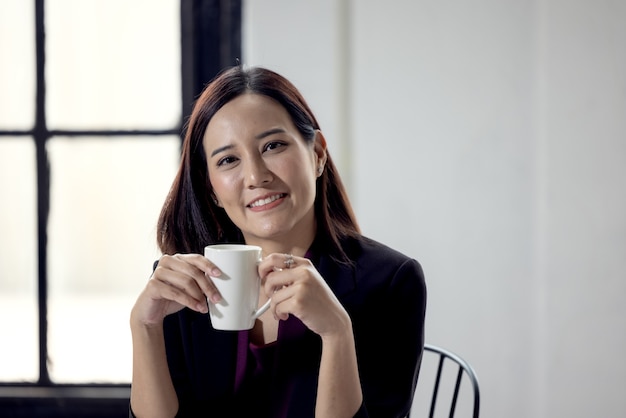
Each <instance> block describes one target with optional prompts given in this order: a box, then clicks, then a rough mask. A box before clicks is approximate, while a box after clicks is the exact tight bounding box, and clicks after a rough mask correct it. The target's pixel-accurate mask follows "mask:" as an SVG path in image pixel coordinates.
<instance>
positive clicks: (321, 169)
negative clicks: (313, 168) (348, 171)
mask: <svg viewBox="0 0 626 418" xmlns="http://www.w3.org/2000/svg"><path fill="white" fill-rule="evenodd" d="M323 172H324V166H323V165H320V166H319V167H317V176H318V177H319V176H321V175H322V173H323Z"/></svg>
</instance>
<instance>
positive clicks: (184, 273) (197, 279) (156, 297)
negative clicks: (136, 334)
mask: <svg viewBox="0 0 626 418" xmlns="http://www.w3.org/2000/svg"><path fill="white" fill-rule="evenodd" d="M220 274H221V272H220V271H219V269H218V268H217V267H216V266H215V265H214V264H213V263H211V262H210V261H209V260H208V259H207V258H206V257H204V256H202V255H200V254H176V255H171V256H170V255H164V256H163V257H161V259H160V260H159V262H158V264H157V266H156V268H155V269H154V272H153V274H152V277H151V278H150V280H149V281H148V284H147V285H146V287H145V288H144V290H143V291H142V292H141V294H140V295H139V297H138V298H137V301H136V302H135V306H134V307H133V310H132V313H131V323H134V324H141V325H144V326H153V325H160V324H162V322H163V318H165V317H166V316H167V315H169V314H172V313H174V312H178V311H179V310H181V309H183V308H184V307H188V308H190V309H193V310H194V311H197V312H202V313H206V312H207V311H208V306H207V302H206V298H209V299H210V300H211V301H212V302H213V303H215V302H219V301H220V299H221V296H220V294H219V292H218V290H217V288H216V287H215V285H214V284H213V281H212V280H211V278H210V277H209V275H211V276H213V277H217V276H219V275H220Z"/></svg>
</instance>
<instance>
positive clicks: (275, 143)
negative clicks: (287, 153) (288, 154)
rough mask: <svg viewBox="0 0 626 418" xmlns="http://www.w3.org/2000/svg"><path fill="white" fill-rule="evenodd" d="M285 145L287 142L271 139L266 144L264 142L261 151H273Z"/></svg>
mask: <svg viewBox="0 0 626 418" xmlns="http://www.w3.org/2000/svg"><path fill="white" fill-rule="evenodd" d="M285 146H287V144H285V143H284V142H281V141H271V142H268V143H267V144H265V146H264V147H263V151H274V150H276V149H279V148H282V147H285Z"/></svg>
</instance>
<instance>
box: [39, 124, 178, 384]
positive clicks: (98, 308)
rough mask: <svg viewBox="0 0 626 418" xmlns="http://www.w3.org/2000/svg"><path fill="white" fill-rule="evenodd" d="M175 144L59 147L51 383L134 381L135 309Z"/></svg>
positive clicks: (114, 141)
mask: <svg viewBox="0 0 626 418" xmlns="http://www.w3.org/2000/svg"><path fill="white" fill-rule="evenodd" d="M179 147H180V140H179V138H178V137H175V136H171V137H169V136H168V137H129V138H75V139H67V138H54V139H52V140H50V142H49V144H48V151H49V155H50V165H51V209H50V221H49V243H48V254H49V262H48V265H49V270H48V278H49V291H50V297H49V337H48V338H49V355H50V363H51V366H50V376H51V378H52V380H53V381H55V382H62V383H81V382H130V377H131V357H132V356H131V340H130V329H129V325H128V318H129V315H130V309H131V307H132V305H133V303H134V301H135V299H136V298H137V296H138V295H139V292H140V291H141V289H143V287H144V286H145V284H146V281H147V280H148V278H149V276H150V275H151V273H152V263H153V262H154V260H156V259H157V258H158V257H159V253H158V251H157V246H156V222H157V218H158V215H159V211H160V209H161V206H162V204H163V202H164V200H165V196H166V194H167V192H168V190H169V187H170V185H171V182H172V180H173V178H174V175H175V171H176V168H177V165H178V161H179V155H180V148H179Z"/></svg>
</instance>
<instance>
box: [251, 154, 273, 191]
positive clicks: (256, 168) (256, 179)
mask: <svg viewBox="0 0 626 418" xmlns="http://www.w3.org/2000/svg"><path fill="white" fill-rule="evenodd" d="M272 178H273V175H272V172H271V170H270V169H269V168H268V167H267V165H266V164H265V161H264V160H263V158H261V157H260V156H259V157H251V158H249V159H248V160H247V161H246V162H245V168H244V185H245V187H247V188H249V189H254V188H257V187H263V186H264V185H267V184H268V183H270V182H271V181H272Z"/></svg>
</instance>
